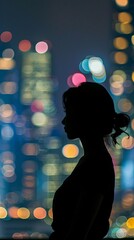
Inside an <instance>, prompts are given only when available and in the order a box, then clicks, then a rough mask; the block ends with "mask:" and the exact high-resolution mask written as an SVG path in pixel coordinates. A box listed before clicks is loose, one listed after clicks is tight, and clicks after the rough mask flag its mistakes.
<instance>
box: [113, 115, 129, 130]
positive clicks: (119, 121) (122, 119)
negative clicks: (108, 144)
mask: <svg viewBox="0 0 134 240" xmlns="http://www.w3.org/2000/svg"><path fill="white" fill-rule="evenodd" d="M129 123H130V117H129V116H128V115H127V114H125V113H116V114H115V117H114V125H115V128H116V127H119V128H123V127H128V124H129Z"/></svg>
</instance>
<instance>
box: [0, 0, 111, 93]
mask: <svg viewBox="0 0 134 240" xmlns="http://www.w3.org/2000/svg"><path fill="white" fill-rule="evenodd" d="M6 30H7V31H11V32H12V34H13V38H12V44H13V45H14V47H15V46H17V44H18V42H19V41H20V40H22V39H29V40H30V41H32V42H33V43H34V42H35V43H36V42H38V41H41V40H45V39H48V40H49V41H51V44H52V48H51V51H52V59H53V75H54V76H55V77H56V78H57V79H58V81H59V86H60V88H59V91H61V92H62V91H63V90H64V89H65V88H66V87H67V85H66V79H67V77H68V76H69V75H70V74H72V73H73V72H75V71H77V70H78V65H79V63H80V61H81V60H82V59H83V58H84V57H85V56H87V55H94V56H100V57H101V58H102V59H103V60H104V63H105V67H106V69H107V71H109V69H110V58H109V54H110V50H111V49H110V48H111V34H112V1H111V0H107V1H106V0H101V1H98V0H19V1H18V0H12V1H11V0H1V1H0V33H1V32H2V31H6Z"/></svg>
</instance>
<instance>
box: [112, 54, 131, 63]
mask: <svg viewBox="0 0 134 240" xmlns="http://www.w3.org/2000/svg"><path fill="white" fill-rule="evenodd" d="M114 61H115V62H116V63H118V64H125V63H127V61H128V56H127V54H126V53H124V52H116V53H115V54H114Z"/></svg>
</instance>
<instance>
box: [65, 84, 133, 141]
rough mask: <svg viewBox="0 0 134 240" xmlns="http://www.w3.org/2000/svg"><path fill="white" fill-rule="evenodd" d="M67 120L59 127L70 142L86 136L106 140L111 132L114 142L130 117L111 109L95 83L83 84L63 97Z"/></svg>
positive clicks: (108, 96) (111, 101)
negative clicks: (95, 136)
mask: <svg viewBox="0 0 134 240" xmlns="http://www.w3.org/2000/svg"><path fill="white" fill-rule="evenodd" d="M63 104H64V108H65V112H66V116H65V118H64V119H63V121H62V123H63V124H64V125H65V131H66V132H67V135H68V137H69V138H70V139H73V138H77V137H79V138H80V137H82V136H85V135H87V134H90V135H92V136H93V135H97V136H98V137H99V136H102V137H105V136H107V135H109V134H111V133H112V132H113V130H114V131H115V132H114V135H112V137H113V140H114V141H116V137H117V136H118V135H120V134H121V132H122V131H123V130H121V128H123V127H126V126H127V125H128V123H129V117H128V116H127V115H126V114H124V113H120V114H117V113H116V112H115V109H114V103H113V100H112V98H111V96H110V94H109V93H108V91H107V90H106V89H105V88H104V87H103V86H102V85H100V84H98V83H95V82H84V83H82V84H80V85H79V86H78V87H72V88H69V89H68V90H67V91H66V92H64V94H63Z"/></svg>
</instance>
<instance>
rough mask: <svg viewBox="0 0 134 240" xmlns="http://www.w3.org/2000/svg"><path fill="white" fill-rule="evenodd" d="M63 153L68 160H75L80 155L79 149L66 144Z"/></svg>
mask: <svg viewBox="0 0 134 240" xmlns="http://www.w3.org/2000/svg"><path fill="white" fill-rule="evenodd" d="M62 153H63V155H64V156H65V157H66V158H75V157H77V156H78V154H79V149H78V147H77V146H76V145H75V144H66V145H65V146H64V147H63V148H62Z"/></svg>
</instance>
